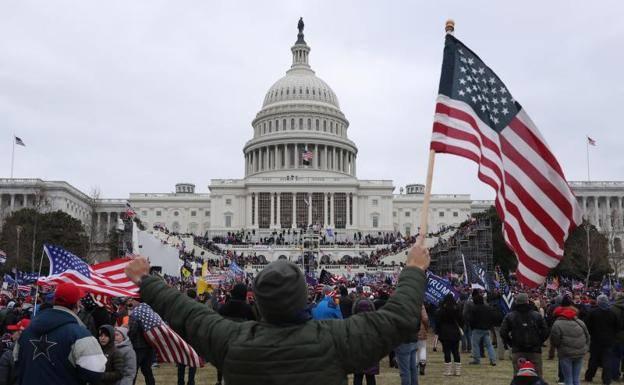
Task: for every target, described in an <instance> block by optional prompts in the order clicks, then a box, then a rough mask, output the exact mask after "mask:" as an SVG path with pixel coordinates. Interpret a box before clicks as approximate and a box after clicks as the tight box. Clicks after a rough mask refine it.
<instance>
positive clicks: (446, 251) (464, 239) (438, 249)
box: [430, 219, 494, 274]
mask: <svg viewBox="0 0 624 385" xmlns="http://www.w3.org/2000/svg"><path fill="white" fill-rule="evenodd" d="M430 253H431V270H433V271H434V272H436V273H437V274H446V273H455V274H461V273H463V272H464V267H463V263H462V255H464V257H465V258H466V260H470V261H472V262H473V263H474V264H477V265H480V266H481V267H483V268H484V269H485V270H486V271H489V272H491V271H493V270H494V266H493V264H494V261H493V247H492V224H491V222H490V220H489V219H472V220H470V221H468V222H465V223H463V224H462V226H460V228H459V229H458V230H457V231H456V232H455V234H454V235H453V236H451V237H450V238H449V239H447V240H442V239H441V240H440V241H439V242H438V243H437V244H436V245H435V246H434V247H433V248H432V249H431V250H430Z"/></svg>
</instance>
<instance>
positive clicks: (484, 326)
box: [468, 303, 494, 330]
mask: <svg viewBox="0 0 624 385" xmlns="http://www.w3.org/2000/svg"><path fill="white" fill-rule="evenodd" d="M468 318H469V319H470V329H472V330H490V328H491V327H493V326H494V313H493V311H492V308H491V307H490V306H489V305H486V304H484V303H479V304H473V305H472V307H471V309H470V313H469V316H468Z"/></svg>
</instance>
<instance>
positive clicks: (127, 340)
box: [115, 326, 132, 347]
mask: <svg viewBox="0 0 624 385" xmlns="http://www.w3.org/2000/svg"><path fill="white" fill-rule="evenodd" d="M115 331H116V332H119V333H121V335H122V336H123V338H124V339H123V341H121V342H120V343H116V342H115V346H116V347H122V346H128V345H129V346H132V343H131V342H130V338H128V329H126V328H125V327H123V326H118V327H116V328H115Z"/></svg>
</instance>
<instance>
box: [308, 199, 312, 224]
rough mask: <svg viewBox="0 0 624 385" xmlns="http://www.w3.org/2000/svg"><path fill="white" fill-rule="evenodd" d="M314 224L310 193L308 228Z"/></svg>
mask: <svg viewBox="0 0 624 385" xmlns="http://www.w3.org/2000/svg"><path fill="white" fill-rule="evenodd" d="M311 224H312V193H308V226H310V225H311Z"/></svg>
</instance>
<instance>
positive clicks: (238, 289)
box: [216, 283, 256, 385]
mask: <svg viewBox="0 0 624 385" xmlns="http://www.w3.org/2000/svg"><path fill="white" fill-rule="evenodd" d="M219 314H221V315H222V316H223V317H225V318H227V319H229V320H232V321H235V322H244V321H255V320H256V315H255V314H254V312H253V310H252V308H251V306H250V305H249V304H248V303H247V285H245V284H244V283H237V284H236V285H234V287H233V288H232V290H231V291H230V299H229V300H228V301H227V302H226V303H225V304H223V306H221V307H220V308H219ZM222 381H223V372H222V371H221V370H220V369H219V368H217V383H216V385H221V382H222Z"/></svg>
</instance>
